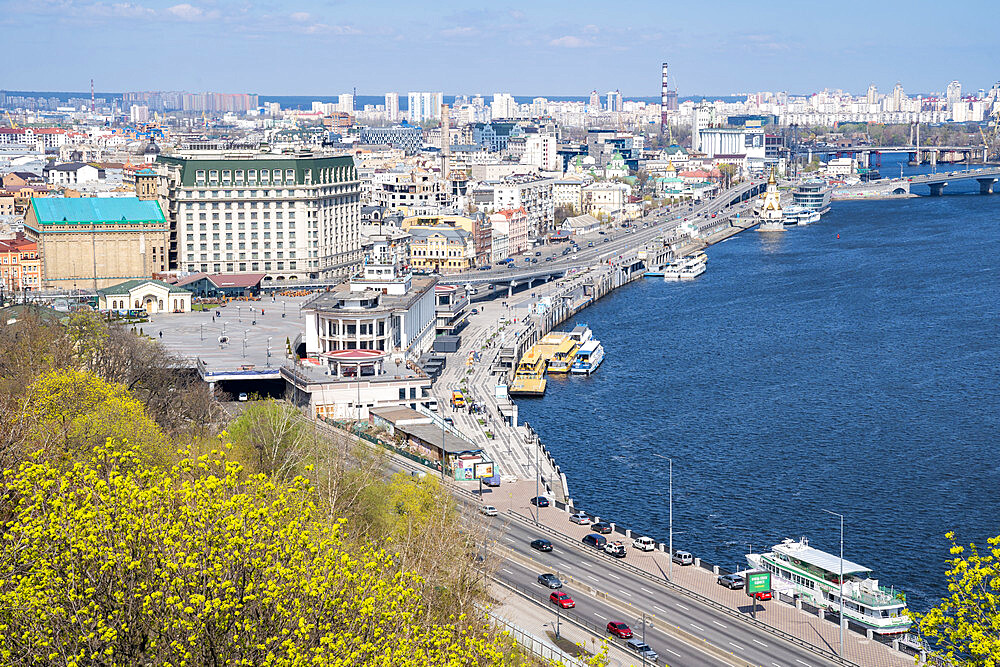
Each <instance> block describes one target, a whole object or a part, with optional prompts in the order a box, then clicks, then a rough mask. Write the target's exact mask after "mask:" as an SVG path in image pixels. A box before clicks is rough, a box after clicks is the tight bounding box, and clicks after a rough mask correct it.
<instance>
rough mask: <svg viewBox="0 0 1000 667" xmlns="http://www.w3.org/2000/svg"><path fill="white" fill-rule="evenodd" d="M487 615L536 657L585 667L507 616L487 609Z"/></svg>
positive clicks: (568, 665) (568, 666) (569, 665)
mask: <svg viewBox="0 0 1000 667" xmlns="http://www.w3.org/2000/svg"><path fill="white" fill-rule="evenodd" d="M486 613H487V615H488V616H489V617H490V621H492V622H493V624H494V625H497V626H500V627H502V628H503V629H504V631H505V632H506V633H507V634H508V635H510V637H511V639H513V640H514V641H515V642H516V643H517V645H518V646H520V647H521V648H523V649H525V650H526V651H527V652H528V653H530V654H531V655H533V656H535V657H536V658H541V659H542V660H550V661H552V662H554V663H556V664H561V665H566V667H583V663H582V662H580V661H579V660H577V659H576V658H574V657H573V656H571V655H570V654H569V653H566V652H565V651H563V650H562V649H559V648H555V647H552V646H549V645H548V644H546V643H545V642H544V641H542V639H540V638H539V637H536V636H535V635H533V634H531V633H530V632H528V631H527V630H525V629H523V628H521V627H519V626H517V625H514V624H513V623H511V622H510V621H508V620H507V619H506V618H503V617H501V616H497V615H496V614H495V613H493V611H491V610H487V612H486Z"/></svg>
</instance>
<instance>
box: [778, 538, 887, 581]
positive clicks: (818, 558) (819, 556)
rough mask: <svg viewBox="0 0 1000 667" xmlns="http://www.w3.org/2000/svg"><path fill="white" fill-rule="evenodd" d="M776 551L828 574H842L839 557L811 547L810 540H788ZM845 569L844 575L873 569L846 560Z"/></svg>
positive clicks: (779, 545)
mask: <svg viewBox="0 0 1000 667" xmlns="http://www.w3.org/2000/svg"><path fill="white" fill-rule="evenodd" d="M774 551H775V552H776V553H781V554H785V555H787V556H788V557H789V558H797V559H798V560H800V561H802V562H803V563H808V564H809V565H812V566H814V567H818V568H819V569H821V570H825V571H826V572H832V573H839V572H840V568H841V565H840V557H839V556H834V555H833V554H829V553H827V552H825V551H820V550H819V549H816V548H815V547H811V546H809V540H807V539H805V538H803V539H802V540H800V541H798V542H793V541H792V540H789V539H786V540H784V541H783V542H782V543H781V544H776V545H774ZM843 567H844V574H860V573H863V572H871V569H869V568H867V567H865V566H864V565H859V564H857V563H852V562H851V561H849V560H846V559H845V560H844V565H843Z"/></svg>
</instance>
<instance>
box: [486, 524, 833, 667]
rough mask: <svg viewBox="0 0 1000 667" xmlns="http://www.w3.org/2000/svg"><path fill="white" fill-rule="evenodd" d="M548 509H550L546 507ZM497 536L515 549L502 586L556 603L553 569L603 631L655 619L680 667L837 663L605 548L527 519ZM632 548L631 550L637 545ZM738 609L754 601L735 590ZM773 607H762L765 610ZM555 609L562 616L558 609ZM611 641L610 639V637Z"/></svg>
mask: <svg viewBox="0 0 1000 667" xmlns="http://www.w3.org/2000/svg"><path fill="white" fill-rule="evenodd" d="M543 511H545V510H543ZM499 518H500V519H502V520H501V521H499V522H498V523H497V525H496V528H495V534H494V537H495V539H496V541H497V544H498V545H499V546H500V547H502V548H503V549H506V550H507V551H509V552H511V553H510V554H509V555H505V558H504V561H503V562H502V563H501V565H500V568H499V570H498V571H497V578H499V579H500V580H501V581H504V582H509V583H511V584H515V585H516V586H517V587H519V588H520V589H523V590H527V591H531V592H532V593H530V595H532V597H534V598H535V599H538V600H540V601H542V602H543V603H545V604H549V603H548V596H549V593H550V592H551V591H550V590H549V589H547V588H545V587H543V586H542V585H541V584H539V583H538V581H537V578H538V575H539V574H542V573H545V572H551V573H553V574H556V575H557V576H565V577H567V578H569V579H570V580H571V583H567V584H565V586H564V590H566V592H568V593H569V594H570V595H571V596H572V598H573V600H574V601H575V602H576V608H575V609H573V610H570V613H571V614H572V613H575V615H578V616H581V617H583V619H584V620H585V621H586V622H587V623H589V624H591V625H595V626H597V627H598V628H603V627H605V626H606V625H607V623H608V621H612V620H613V621H621V622H624V623H627V624H628V625H629V626H630V627H631V628H632V629H633V631H634V632H636V633H637V634H638V633H641V618H642V613H643V612H645V614H646V615H647V620H648V621H649V622H648V624H647V626H646V643H647V644H649V645H650V647H651V648H652V649H653V650H654V651H656V652H657V653H659V654H660V658H661V664H662V663H663V662H664V661H665V662H667V663H669V664H670V665H671V666H672V667H684V666H687V665H690V666H691V667H695V666H697V665H706V664H727V663H726V662H723V661H722V660H720V659H719V658H718V657H717V656H716V652H717V651H721V652H724V653H727V654H731V655H732V656H733V657H734V658H735V659H736V660H739V661H746V662H749V663H751V664H755V665H765V666H768V667H786V666H787V667H828V666H831V665H834V664H836V663H834V662H831V661H828V660H825V659H824V658H823V657H821V656H820V655H818V654H817V653H815V652H813V651H811V650H809V649H806V648H803V647H799V646H796V645H794V644H791V643H789V642H787V641H785V640H783V639H781V638H779V637H777V636H775V635H773V634H771V633H769V632H767V631H764V630H760V629H758V628H757V627H755V626H753V625H750V624H748V623H745V622H743V621H741V620H739V619H737V618H734V617H733V616H731V615H729V614H723V613H721V612H719V611H717V610H715V609H712V608H710V607H708V606H705V605H703V604H701V603H700V602H698V601H697V600H695V599H693V598H691V597H690V596H687V595H685V594H683V593H680V592H678V591H676V590H674V589H672V588H668V587H667V586H664V585H660V584H657V583H656V582H654V581H652V580H651V579H649V578H647V577H645V576H642V575H639V574H635V573H633V572H632V571H630V570H629V569H626V568H624V567H621V566H619V565H618V563H617V562H615V561H614V560H613V559H610V558H608V557H606V556H604V555H603V554H601V553H599V552H598V551H597V550H594V549H590V548H584V546H583V545H582V544H581V545H577V544H576V543H574V542H571V541H569V540H563V539H560V538H558V537H554V536H553V535H552V534H551V533H548V532H545V531H539V530H537V529H535V528H534V527H533V526H531V525H530V524H527V523H525V522H523V521H521V520H519V519H516V518H510V517H499ZM539 537H544V538H546V539H549V540H550V541H551V542H552V544H553V550H552V551H551V552H547V553H543V552H540V551H536V550H535V549H532V548H531V546H530V543H531V541H532V540H534V539H536V538H539ZM628 548H630V549H631V546H629V547H628ZM731 594H732V596H733V600H734V604H735V605H739V606H741V607H743V608H746V609H747V610H749V607H750V604H749V603H750V600H749V598H747V596H746V593H744V592H743V591H732V592H731ZM767 604H779V603H777V602H769V603H763V602H762V603H759V604H758V605H757V610H758V612H759V613H765V612H766V607H765V605H767ZM551 606H552V613H553V617H555V613H556V612H555V605H551ZM670 626H672V627H675V628H679V629H680V630H681V631H682V632H683V633H685V634H686V635H689V636H691V637H693V638H696V640H697V641H700V642H704V643H707V644H708V645H710V646H711V647H712V648H713V649H714V651H709V652H706V651H704V650H701V649H700V648H698V647H697V645H696V644H694V643H692V642H688V641H684V640H682V639H678V638H677V636H676V635H677V634H680V633H676V632H673V633H672V632H671V631H670ZM609 637H610V635H609Z"/></svg>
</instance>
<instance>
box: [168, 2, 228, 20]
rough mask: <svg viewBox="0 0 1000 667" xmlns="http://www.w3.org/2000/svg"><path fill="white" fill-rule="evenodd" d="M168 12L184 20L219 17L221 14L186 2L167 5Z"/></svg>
mask: <svg viewBox="0 0 1000 667" xmlns="http://www.w3.org/2000/svg"><path fill="white" fill-rule="evenodd" d="M166 12H167V14H170V15H171V16H173V17H174V18H178V19H180V20H182V21H203V20H206V19H214V18H218V15H219V13H218V12H216V11H212V12H206V11H205V10H204V9H202V8H201V7H195V6H194V5H190V4H188V3H186V2H183V3H181V4H179V5H174V6H173V7H167V9H166Z"/></svg>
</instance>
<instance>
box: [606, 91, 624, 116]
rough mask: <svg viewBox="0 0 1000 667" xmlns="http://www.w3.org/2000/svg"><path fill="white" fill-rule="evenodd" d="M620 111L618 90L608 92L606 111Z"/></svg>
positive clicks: (620, 97) (620, 103)
mask: <svg viewBox="0 0 1000 667" xmlns="http://www.w3.org/2000/svg"><path fill="white" fill-rule="evenodd" d="M621 110H622V93H621V91H620V90H609V91H608V111H621Z"/></svg>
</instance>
